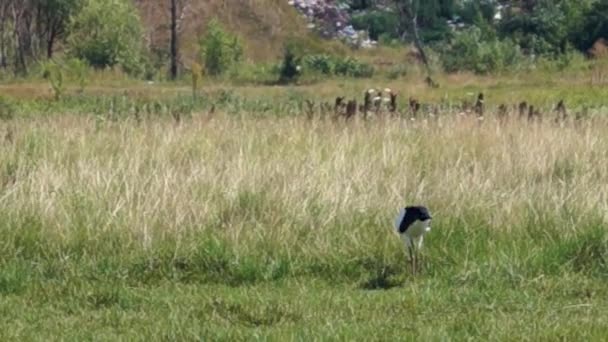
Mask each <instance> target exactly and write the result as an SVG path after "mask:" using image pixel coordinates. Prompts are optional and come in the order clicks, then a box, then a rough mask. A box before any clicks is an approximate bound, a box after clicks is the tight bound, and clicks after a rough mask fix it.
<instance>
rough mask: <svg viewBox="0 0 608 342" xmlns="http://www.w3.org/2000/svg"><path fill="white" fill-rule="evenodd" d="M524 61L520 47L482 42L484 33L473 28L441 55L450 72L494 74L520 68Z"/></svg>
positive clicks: (492, 41)
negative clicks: (510, 68) (519, 64)
mask: <svg viewBox="0 0 608 342" xmlns="http://www.w3.org/2000/svg"><path fill="white" fill-rule="evenodd" d="M522 59H523V55H522V53H521V51H520V50H519V47H518V46H517V45H516V44H515V43H513V42H511V41H509V40H502V41H501V40H498V39H493V40H482V34H481V30H480V29H478V28H476V27H472V28H469V29H467V30H465V31H463V32H460V33H458V34H456V36H455V37H454V40H453V41H452V42H451V43H450V44H449V45H448V46H447V47H446V48H445V49H444V50H443V51H442V52H441V62H442V64H443V67H444V69H445V70H446V71H448V72H454V71H459V70H469V71H474V72H476V73H491V72H495V71H500V70H504V69H505V68H507V67H513V66H515V65H517V64H518V63H519V62H520V61H521V60H522Z"/></svg>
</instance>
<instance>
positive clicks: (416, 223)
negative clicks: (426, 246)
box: [395, 206, 432, 274]
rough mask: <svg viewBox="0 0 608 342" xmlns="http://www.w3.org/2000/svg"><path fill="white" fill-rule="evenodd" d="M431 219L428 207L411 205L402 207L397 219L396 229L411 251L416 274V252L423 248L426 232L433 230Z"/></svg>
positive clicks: (413, 271) (411, 259)
mask: <svg viewBox="0 0 608 342" xmlns="http://www.w3.org/2000/svg"><path fill="white" fill-rule="evenodd" d="M431 219H432V217H431V213H430V212H429V210H428V209H427V208H426V207H423V206H409V207H405V208H403V209H401V211H400V212H399V215H397V219H396V220H395V230H396V231H397V233H398V234H399V236H400V237H401V239H402V240H403V242H404V243H405V246H406V247H407V249H408V251H409V254H410V262H411V266H412V273H413V274H416V266H417V262H418V257H417V255H416V253H417V252H418V250H420V248H422V241H423V240H424V234H426V233H428V232H429V231H431Z"/></svg>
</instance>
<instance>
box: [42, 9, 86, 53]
mask: <svg viewBox="0 0 608 342" xmlns="http://www.w3.org/2000/svg"><path fill="white" fill-rule="evenodd" d="M37 1H38V6H37V7H38V8H37V11H38V13H39V18H40V22H39V23H38V26H39V31H40V33H41V34H40V35H41V36H43V37H44V40H45V42H46V55H47V57H48V58H53V48H54V46H55V42H56V41H57V40H58V39H60V38H63V36H64V35H65V34H66V28H67V26H68V24H69V20H70V17H71V16H72V15H73V14H75V13H76V12H77V11H78V9H79V7H80V4H81V3H82V0H37Z"/></svg>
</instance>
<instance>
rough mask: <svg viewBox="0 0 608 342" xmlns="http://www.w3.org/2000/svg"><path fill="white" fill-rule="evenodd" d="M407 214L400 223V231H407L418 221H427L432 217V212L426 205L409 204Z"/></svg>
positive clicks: (406, 208)
mask: <svg viewBox="0 0 608 342" xmlns="http://www.w3.org/2000/svg"><path fill="white" fill-rule="evenodd" d="M404 209H405V215H404V216H403V219H402V220H401V223H400V224H399V233H405V231H406V230H407V229H408V228H409V227H410V226H411V225H412V224H413V223H414V222H416V221H425V220H430V219H432V217H431V213H430V212H429V210H428V209H427V208H426V207H423V206H409V207H405V208H404Z"/></svg>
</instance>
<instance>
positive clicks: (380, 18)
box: [352, 10, 399, 40]
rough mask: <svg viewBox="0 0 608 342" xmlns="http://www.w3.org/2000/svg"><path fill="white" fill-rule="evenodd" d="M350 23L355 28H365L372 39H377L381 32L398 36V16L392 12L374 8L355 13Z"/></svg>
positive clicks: (390, 35) (393, 36)
mask: <svg viewBox="0 0 608 342" xmlns="http://www.w3.org/2000/svg"><path fill="white" fill-rule="evenodd" d="M352 25H353V27H354V28H355V29H357V30H367V32H368V34H369V37H370V38H371V39H373V40H378V39H379V38H380V36H381V35H383V34H386V35H388V36H389V37H391V38H398V37H399V32H398V30H397V29H398V26H399V18H398V16H397V15H396V14H395V13H394V12H388V11H382V10H375V11H369V12H365V13H363V14H359V15H355V16H353V18H352Z"/></svg>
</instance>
